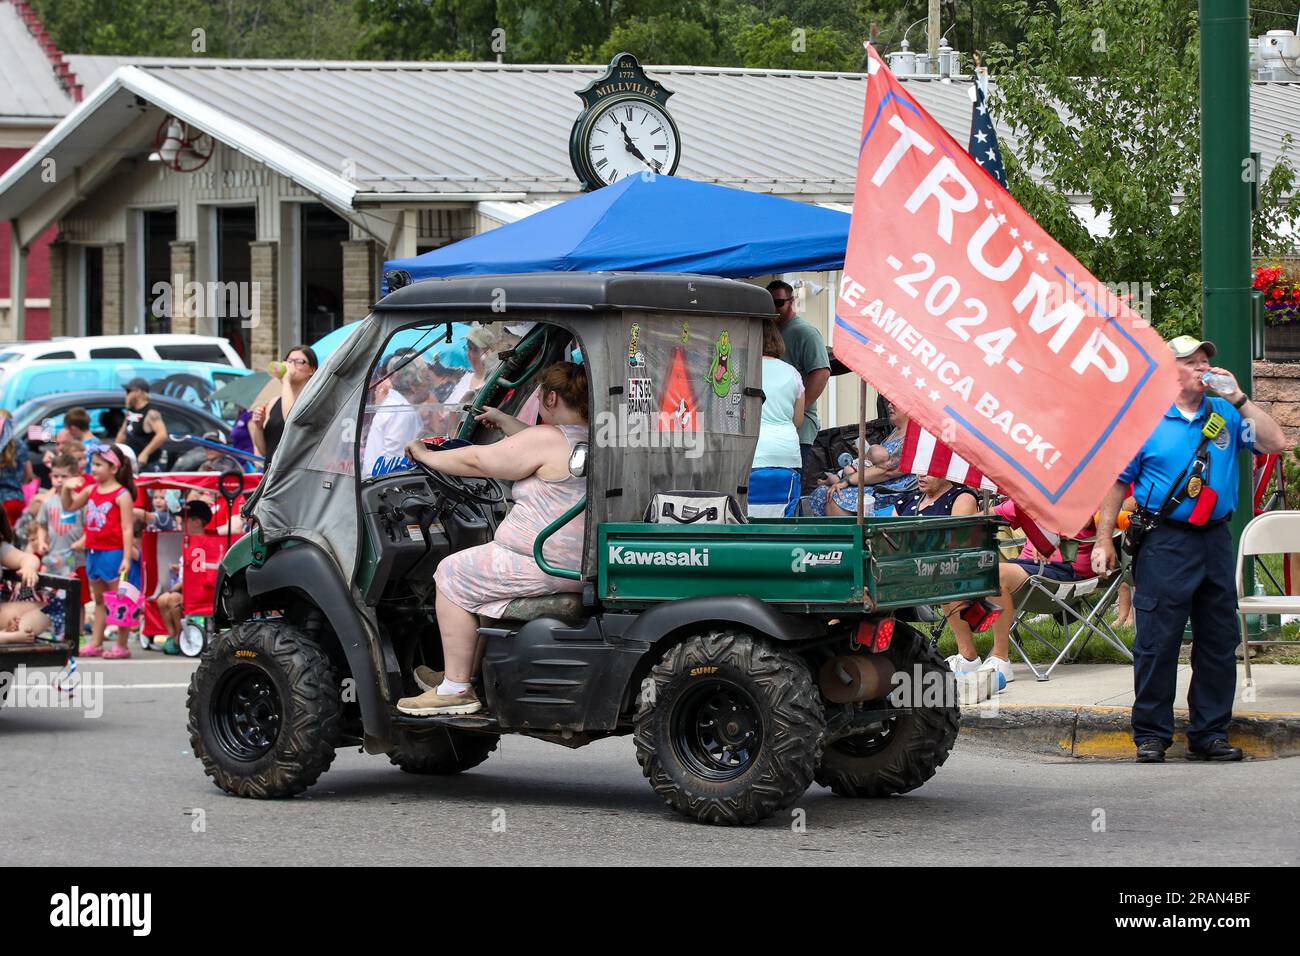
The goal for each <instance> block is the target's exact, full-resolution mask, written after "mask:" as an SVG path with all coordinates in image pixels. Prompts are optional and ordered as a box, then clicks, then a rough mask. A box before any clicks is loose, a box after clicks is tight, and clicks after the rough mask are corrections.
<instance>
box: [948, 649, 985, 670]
mask: <svg viewBox="0 0 1300 956" xmlns="http://www.w3.org/2000/svg"><path fill="white" fill-rule="evenodd" d="M947 661H948V670H950V671H952V672H953V673H954V674H968V673H970V672H971V671H974V670H978V669H979V666H980V663H981V662H980V659H979V658H978V657H977V658H975V660H973V661H968V660H966V658H964V657H962V656H961V655H960V654H953V655H952V656H951V657H949V658H948V659H947Z"/></svg>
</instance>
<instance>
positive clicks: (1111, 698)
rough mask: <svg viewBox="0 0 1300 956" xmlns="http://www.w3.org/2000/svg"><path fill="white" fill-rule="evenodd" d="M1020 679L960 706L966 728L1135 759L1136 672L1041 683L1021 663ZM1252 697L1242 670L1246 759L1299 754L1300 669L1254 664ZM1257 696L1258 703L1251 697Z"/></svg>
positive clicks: (1234, 726)
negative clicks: (992, 696) (1132, 726)
mask: <svg viewBox="0 0 1300 956" xmlns="http://www.w3.org/2000/svg"><path fill="white" fill-rule="evenodd" d="M1015 671H1016V679H1015V681H1013V682H1012V683H1011V684H1009V685H1008V686H1007V689H1006V690H1005V691H1003V692H1002V693H1001V694H999V695H997V697H996V698H995V699H993V700H989V701H984V702H983V703H980V704H976V705H974V706H972V707H963V708H962V721H961V729H962V733H963V734H970V735H973V736H975V737H977V738H978V739H981V740H985V741H988V742H989V743H992V744H994V745H996V746H1001V747H1007V748H1010V749H1014V750H1022V751H1029V752H1033V753H1042V754H1050V755H1053V756H1065V757H1081V758H1084V757H1090V758H1102V759H1125V760H1131V759H1132V758H1133V753H1134V747H1133V740H1132V737H1131V736H1130V732H1129V719H1130V716H1131V710H1130V708H1131V707H1132V705H1133V668H1132V667H1131V666H1129V665H1127V664H1071V665H1062V666H1061V667H1059V668H1057V669H1056V670H1055V671H1053V672H1052V679H1051V680H1049V681H1036V680H1034V675H1033V674H1031V673H1030V671H1029V668H1027V667H1025V666H1024V665H1016V667H1015ZM1251 672H1252V675H1253V677H1254V678H1255V687H1254V689H1253V694H1251V693H1249V692H1248V691H1247V689H1246V688H1244V687H1243V686H1242V685H1243V684H1244V682H1245V668H1243V667H1241V666H1238V667H1237V675H1238V681H1237V700H1236V703H1235V704H1234V705H1233V720H1232V723H1231V725H1230V726H1229V728H1228V737H1229V740H1230V741H1231V742H1232V743H1233V744H1234V745H1236V746H1238V747H1241V748H1242V749H1243V750H1244V751H1245V752H1246V756H1247V757H1248V758H1252V759H1271V758H1275V757H1291V756H1297V755H1300V666H1296V665H1292V664H1255V665H1253V666H1252V667H1251ZM1191 676H1192V671H1191V667H1190V666H1188V665H1186V664H1184V665H1181V666H1180V667H1179V668H1178V696H1177V697H1176V698H1175V702H1174V723H1175V731H1174V745H1173V747H1172V748H1170V750H1169V756H1170V757H1174V758H1177V757H1181V756H1183V755H1184V754H1185V753H1186V750H1187V738H1186V736H1185V735H1184V732H1183V730H1184V727H1185V726H1186V723H1187V709H1186V708H1187V685H1188V682H1189V681H1190V680H1191ZM1252 696H1253V700H1252V699H1250V698H1251V697H1252Z"/></svg>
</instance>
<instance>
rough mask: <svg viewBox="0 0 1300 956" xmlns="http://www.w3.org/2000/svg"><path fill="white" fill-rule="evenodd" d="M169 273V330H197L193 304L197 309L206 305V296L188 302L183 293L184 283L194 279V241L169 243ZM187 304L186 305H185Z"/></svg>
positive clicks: (151, 296) (150, 291) (151, 294)
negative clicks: (170, 301)
mask: <svg viewBox="0 0 1300 956" xmlns="http://www.w3.org/2000/svg"><path fill="white" fill-rule="evenodd" d="M171 263H172V268H171V273H170V274H169V277H168V279H167V281H168V282H170V283H172V315H171V326H170V328H171V331H173V332H189V333H194V332H196V331H198V326H197V323H198V316H197V315H196V314H194V306H196V305H197V306H198V308H199V309H204V308H206V307H207V302H206V297H204V301H202V302H198V303H194V302H188V301H187V299H186V295H185V285H186V283H189V282H193V281H194V243H192V242H189V241H188V240H180V239H178V240H176V241H175V242H173V243H171ZM146 291H148V292H149V302H150V304H152V303H153V292H152V290H146ZM187 306H188V307H187Z"/></svg>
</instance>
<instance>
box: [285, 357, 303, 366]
mask: <svg viewBox="0 0 1300 956" xmlns="http://www.w3.org/2000/svg"><path fill="white" fill-rule="evenodd" d="M285 362H287V363H288V364H289V365H307V364H308V362H307V360H306V359H305V358H291V359H285Z"/></svg>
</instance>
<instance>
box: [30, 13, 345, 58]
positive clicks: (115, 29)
mask: <svg viewBox="0 0 1300 956" xmlns="http://www.w3.org/2000/svg"><path fill="white" fill-rule="evenodd" d="M33 6H34V7H35V8H36V12H37V14H38V15H39V16H40V18H41V22H42V23H44V24H45V27H46V29H47V30H49V32H50V35H51V36H52V37H53V38H54V41H55V43H56V44H58V46H59V48H60V49H61V50H63V51H64V52H66V53H87V54H100V55H107V56H174V57H192V56H210V57H267V58H292V59H298V58H304V59H342V58H346V57H348V56H350V55H351V54H352V48H353V46H354V44H355V38H356V34H357V24H356V15H355V13H354V11H353V0H225V2H223V3H221V4H214V3H204V2H201V0H34V3H33Z"/></svg>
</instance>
